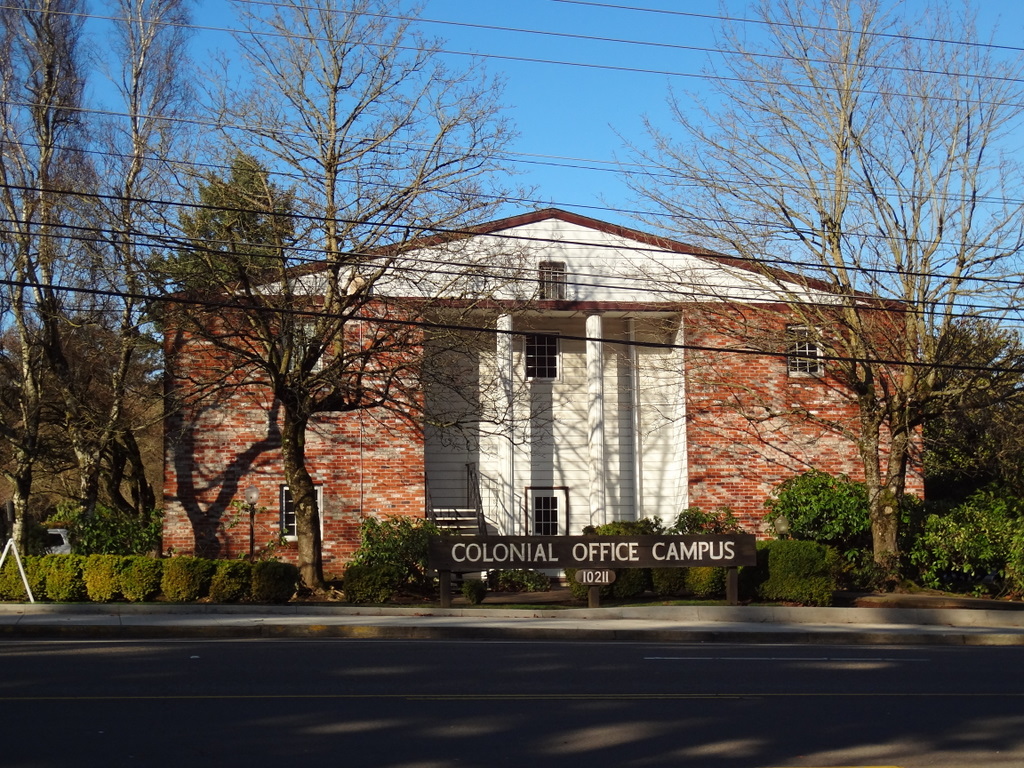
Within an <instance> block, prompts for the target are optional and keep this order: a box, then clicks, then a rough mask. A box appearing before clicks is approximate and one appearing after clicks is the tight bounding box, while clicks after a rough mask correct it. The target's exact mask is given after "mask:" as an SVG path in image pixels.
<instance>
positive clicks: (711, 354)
mask: <svg viewBox="0 0 1024 768" xmlns="http://www.w3.org/2000/svg"><path fill="white" fill-rule="evenodd" d="M439 249H443V254H444V255H443V259H444V261H445V262H446V263H450V264H473V263H476V264H479V259H477V260H476V261H474V254H476V255H477V256H479V254H481V253H490V254H495V253H499V254H505V255H507V256H508V258H507V259H505V260H504V261H502V264H503V265H504V266H503V268H504V269H506V270H509V269H511V272H512V273H514V274H513V279H510V280H507V281H506V282H505V284H504V286H503V287H502V288H500V289H497V290H493V291H492V292H491V293H489V294H488V296H487V297H486V298H487V301H480V302H476V303H475V304H472V306H473V307H474V309H472V311H471V313H469V314H465V313H463V314H461V315H460V322H461V324H462V326H463V327H464V326H466V325H467V324H469V325H471V326H474V327H476V328H479V329H481V330H480V331H479V332H478V331H474V330H471V329H468V328H465V327H464V329H463V330H462V331H461V333H462V335H463V337H464V341H465V343H464V344H459V343H453V338H456V339H457V338H458V333H460V332H455V331H452V330H451V329H450V328H449V329H448V330H447V331H446V332H445V334H444V338H443V340H442V339H441V338H440V334H438V335H437V336H436V337H433V338H432V337H431V335H430V333H429V332H428V334H427V336H426V338H425V340H424V345H423V347H422V350H417V354H419V353H420V351H422V354H423V366H424V375H423V379H422V392H423V399H424V412H423V416H424V418H423V419H422V420H421V421H422V423H423V427H422V429H415V428H413V427H412V426H410V425H409V424H408V423H406V422H404V421H401V420H398V419H389V418H388V417H386V416H381V415H380V414H372V413H367V412H360V411H356V412H350V413H337V414H323V415H320V416H318V417H317V418H315V419H314V421H313V422H312V423H311V425H310V428H309V430H308V433H307V451H306V453H307V458H308V465H309V467H310V471H311V473H312V475H313V477H314V481H315V482H316V484H317V490H318V504H319V509H320V511H321V517H322V536H323V551H324V563H325V571H326V572H327V573H328V574H330V573H336V572H338V571H340V570H341V567H342V566H343V563H344V561H345V559H346V558H347V557H348V555H350V554H351V552H352V551H353V549H354V547H355V546H356V544H357V543H358V535H357V534H358V528H359V525H360V521H361V520H362V519H363V518H364V517H365V516H367V515H374V516H384V515H405V516H412V517H423V516H425V515H434V516H436V517H438V518H439V519H441V518H444V519H448V518H451V517H455V516H462V517H463V518H468V519H470V520H472V521H473V524H474V525H477V526H479V528H481V529H483V530H487V531H489V532H492V533H501V534H538V535H547V534H576V533H579V532H580V531H581V529H582V528H583V527H585V526H587V525H591V524H600V523H604V522H608V521H612V520H631V519H637V518H641V517H652V516H658V517H661V518H663V519H665V520H666V521H672V520H673V519H674V518H675V516H676V515H677V514H678V513H679V512H680V511H681V510H682V509H684V508H686V507H687V506H691V505H697V506H700V507H702V508H704V509H713V508H715V507H717V506H720V505H726V506H729V507H730V508H731V509H733V510H734V512H735V513H736V514H737V515H738V516H739V518H740V519H741V521H742V522H743V523H744V525H745V526H746V527H747V528H748V529H749V530H751V531H754V532H758V533H763V525H762V523H761V519H762V516H763V513H764V509H763V502H764V500H765V498H767V496H768V494H769V493H770V492H771V490H772V488H773V487H775V486H776V485H777V484H778V483H779V482H781V481H782V480H784V479H786V478H787V477H791V476H792V475H794V474H797V473H800V472H803V471H806V470H807V469H810V468H816V469H820V470H823V471H826V472H830V473H844V474H848V475H850V476H852V477H854V478H857V477H859V476H860V475H861V472H862V470H861V467H860V462H859V460H858V457H857V452H856V448H855V445H854V444H853V443H852V442H851V441H850V440H849V439H848V438H847V437H844V435H843V434H842V433H841V431H839V430H837V429H829V428H827V427H826V426H823V425H824V424H826V423H827V422H829V421H831V422H833V423H837V424H842V425H843V426H844V427H845V428H851V427H852V425H854V424H855V423H856V419H855V415H856V414H855V410H854V406H853V404H852V403H851V401H850V400H849V398H848V396H846V395H845V394H844V392H843V390H842V388H841V387H837V386H835V381H834V380H832V378H831V376H830V371H829V365H828V363H827V362H826V361H824V360H822V359H821V351H820V350H819V349H818V348H817V346H816V345H815V343H813V342H812V341H810V340H809V339H810V337H809V336H804V335H802V334H801V327H800V325H799V323H798V322H797V319H796V318H794V317H792V316H791V313H790V312H789V310H788V309H787V306H788V305H787V304H786V303H785V302H783V301H782V300H781V299H780V286H781V287H782V289H784V290H785V292H786V295H787V297H789V298H790V299H791V298H792V296H793V295H795V294H800V295H805V296H806V297H807V299H808V300H809V301H810V300H815V301H826V300H827V298H826V297H825V294H823V293H822V289H821V288H820V287H818V288H815V287H809V286H808V285H807V284H799V283H797V282H796V281H794V282H791V283H786V282H785V281H783V282H780V281H779V275H778V273H775V274H773V275H772V276H771V277H770V278H769V277H768V272H767V270H765V269H764V268H763V267H760V266H758V265H750V264H746V263H743V262H740V261H738V260H735V259H729V258H725V257H721V256H718V255H716V254H711V253H708V252H706V251H702V250H700V249H698V248H693V247H690V246H686V245H684V244H682V243H678V242H673V241H669V240H665V239H663V238H658V237H653V236H650V235H647V234H644V233H641V232H637V231H634V230H630V229H625V228H622V227H618V226H614V225H610V224H606V223H604V222H600V221H596V220H593V219H589V218H586V217H582V216H578V215H575V214H570V213H567V212H564V211H558V210H545V211H538V212H533V213H529V214H524V215H522V216H517V217H513V218H509V219H504V220H501V221H497V222H492V223H491V224H488V225H483V226H481V227H478V228H476V229H475V230H474V231H473V233H472V234H468V235H467V234H463V235H460V236H457V237H456V236H452V237H448V238H440V239H432V240H430V241H424V242H422V243H421V244H420V245H419V247H418V248H414V249H412V251H410V253H412V254H414V255H416V254H418V258H421V259H422V261H423V263H435V264H436V263H438V261H439V253H440V252H439ZM495 263H497V261H496V262H495ZM510 265H512V266H511V267H510ZM496 268H497V267H496ZM395 285H398V283H395V284H393V286H392V289H393V290H400V291H401V292H403V294H405V293H408V294H410V298H419V299H422V296H419V297H417V296H415V293H416V291H417V290H426V289H424V288H423V281H419V282H417V283H416V285H415V286H413V287H410V285H411V284H410V283H409V282H404V283H402V284H401V286H402V287H401V288H400V289H396V288H395V287H394V286H395ZM461 290H462V293H460V297H461V305H462V306H465V305H467V303H468V302H467V299H466V297H467V294H466V292H465V286H463V288H462V289H461ZM454 303H455V302H453V305H454ZM470 320H471V321H472V322H471V323H470V322H469V321H470ZM752 329H754V330H753V331H752ZM168 354H170V355H172V356H174V358H175V360H176V361H177V362H176V365H177V367H178V368H179V369H181V368H185V369H188V370H190V376H189V378H190V379H191V380H194V379H195V372H196V370H200V371H201V369H202V365H203V364H204V363H203V361H204V360H205V358H204V357H203V353H202V351H201V345H199V346H197V345H196V344H194V343H190V341H189V340H188V339H180V338H179V339H175V340H172V342H171V343H169V344H168ZM184 381H185V379H182V380H179V381H176V382H175V381H172V382H170V387H171V389H172V390H173V389H174V388H175V387H181V386H186V385H185V384H183V382H184ZM809 415H813V416H814V418H808V416H809ZM165 466H166V469H165V485H164V498H165V506H166V515H165V524H164V545H165V548H168V549H174V550H175V551H178V552H192V551H201V552H203V553H205V554H214V555H220V556H237V555H239V554H244V553H245V552H246V551H248V546H249V518H248V516H247V514H245V513H244V509H241V508H239V507H238V502H240V501H241V500H242V499H243V498H244V494H245V492H246V489H248V488H254V489H256V490H258V493H259V502H258V505H259V508H260V512H259V514H258V515H256V519H255V521H254V523H255V536H254V538H255V541H256V542H257V546H258V547H259V548H263V547H264V546H266V544H267V542H270V541H272V540H276V539H278V538H279V534H280V533H282V532H284V533H285V536H284V539H283V541H282V542H281V543H280V544H278V547H279V549H278V553H279V554H280V555H281V556H283V557H288V556H289V552H290V548H291V547H293V546H294V545H293V544H292V543H291V542H290V541H289V538H290V536H288V534H289V533H291V532H292V530H293V528H292V526H293V524H294V523H293V521H292V520H291V519H290V517H289V510H288V504H289V494H288V491H287V488H286V487H285V485H284V481H283V472H282V467H281V459H280V436H279V432H278V431H277V429H276V426H275V405H274V403H273V402H271V401H270V399H269V398H268V397H267V395H266V392H265V391H264V390H261V388H260V387H259V386H258V384H254V383H251V382H248V383H247V382H238V383H237V385H236V386H233V387H226V388H222V389H221V390H220V394H219V396H218V397H215V398H209V399H202V400H199V401H197V402H196V403H195V404H194V405H192V406H191V407H190V408H187V409H185V410H183V411H181V412H179V413H177V414H176V415H175V416H173V417H172V418H171V419H170V420H169V422H168V429H167V446H166V462H165ZM908 491H911V492H919V491H920V477H919V476H918V475H916V474H914V475H913V476H912V477H911V478H909V479H908ZM233 502H234V503H235V507H233V506H232V503H233Z"/></svg>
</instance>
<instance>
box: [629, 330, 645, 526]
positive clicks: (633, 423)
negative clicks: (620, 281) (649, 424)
mask: <svg viewBox="0 0 1024 768" xmlns="http://www.w3.org/2000/svg"><path fill="white" fill-rule="evenodd" d="M626 338H627V339H628V340H629V346H628V347H627V348H626V365H628V366H629V417H630V418H629V423H630V428H631V429H632V430H633V436H632V443H633V516H634V517H635V518H636V519H637V520H639V519H641V518H642V517H645V515H644V454H643V448H644V447H643V440H641V439H640V433H641V424H640V355H639V353H638V351H637V347H636V319H635V318H632V317H627V318H626Z"/></svg>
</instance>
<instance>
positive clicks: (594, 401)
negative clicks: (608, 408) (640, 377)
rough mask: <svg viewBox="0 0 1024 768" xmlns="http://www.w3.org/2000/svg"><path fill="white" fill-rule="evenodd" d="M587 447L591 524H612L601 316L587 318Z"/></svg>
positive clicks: (594, 315) (592, 315) (596, 314)
mask: <svg viewBox="0 0 1024 768" xmlns="http://www.w3.org/2000/svg"><path fill="white" fill-rule="evenodd" d="M586 335H587V436H588V440H587V444H588V448H589V458H590V463H589V475H590V521H591V524H593V525H601V524H602V523H606V522H608V519H607V508H606V506H605V502H606V499H607V494H606V473H605V457H604V344H603V343H602V342H601V338H602V337H603V327H602V322H601V315H600V314H598V313H594V314H591V315H587V325H586Z"/></svg>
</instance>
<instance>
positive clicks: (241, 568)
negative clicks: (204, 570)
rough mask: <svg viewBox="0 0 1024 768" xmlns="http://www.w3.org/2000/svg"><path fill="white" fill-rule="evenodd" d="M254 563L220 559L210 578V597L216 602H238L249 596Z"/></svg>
mask: <svg viewBox="0 0 1024 768" xmlns="http://www.w3.org/2000/svg"><path fill="white" fill-rule="evenodd" d="M251 585H252V564H251V563H250V562H249V561H247V560H218V561H217V567H216V570H215V571H214V572H213V579H211V580H210V599H211V600H212V601H213V602H215V603H237V602H238V601H239V600H244V599H245V598H247V597H249V591H250V589H251Z"/></svg>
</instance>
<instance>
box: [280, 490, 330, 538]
mask: <svg viewBox="0 0 1024 768" xmlns="http://www.w3.org/2000/svg"><path fill="white" fill-rule="evenodd" d="M313 487H314V489H315V490H316V510H317V512H318V513H319V514H318V515H317V517H318V518H319V519H320V540H321V541H323V538H324V488H323V486H322V485H315V486H313ZM278 502H279V506H278V526H279V527H280V529H281V536H283V537H284V540H285V541H298V538H299V536H298V529H297V527H296V526H297V521H296V520H295V509H294V502H293V501H292V494H291V490H290V489H289V488H288V486H287V485H286V484H284V483H281V485H280V491H279V493H278ZM289 507H291V508H292V510H291V512H289V511H288V509H289ZM289 518H290V519H291V526H289V525H288V522H289ZM289 528H291V529H292V530H295V531H296V532H295V533H289V532H288V531H289Z"/></svg>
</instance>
